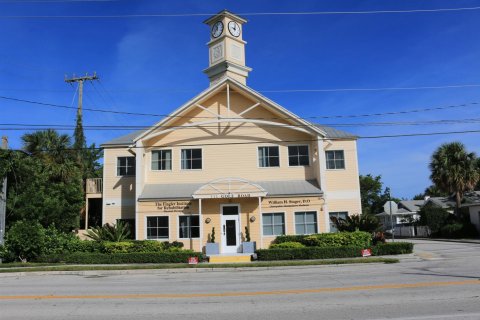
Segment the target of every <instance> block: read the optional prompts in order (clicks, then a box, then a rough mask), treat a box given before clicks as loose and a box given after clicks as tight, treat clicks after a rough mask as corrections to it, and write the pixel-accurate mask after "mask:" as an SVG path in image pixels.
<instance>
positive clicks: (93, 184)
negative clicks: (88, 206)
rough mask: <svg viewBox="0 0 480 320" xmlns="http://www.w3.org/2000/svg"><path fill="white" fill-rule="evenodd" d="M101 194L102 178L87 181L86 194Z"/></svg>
mask: <svg viewBox="0 0 480 320" xmlns="http://www.w3.org/2000/svg"><path fill="white" fill-rule="evenodd" d="M102 192H103V179H102V178H92V179H87V193H102Z"/></svg>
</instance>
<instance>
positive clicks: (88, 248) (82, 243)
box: [66, 239, 104, 253]
mask: <svg viewBox="0 0 480 320" xmlns="http://www.w3.org/2000/svg"><path fill="white" fill-rule="evenodd" d="M103 248H104V245H103V243H102V242H98V241H88V240H80V239H78V240H76V241H74V242H73V243H71V246H70V250H69V251H68V252H66V253H72V252H102V251H103Z"/></svg>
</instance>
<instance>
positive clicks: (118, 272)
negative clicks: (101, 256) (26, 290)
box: [0, 254, 416, 278]
mask: <svg viewBox="0 0 480 320" xmlns="http://www.w3.org/2000/svg"><path fill="white" fill-rule="evenodd" d="M411 256H412V257H413V254H411ZM390 257H391V258H395V259H399V258H398V257H397V256H388V258H390ZM385 258H387V256H385ZM413 258H414V259H416V258H415V257H413ZM399 260H400V259H399ZM405 260H409V259H408V258H406V259H405ZM400 261H402V260H400ZM352 264H355V263H349V264H324V265H303V266H273V267H231V268H173V269H131V270H84V271H32V272H5V273H0V278H11V277H24V276H45V275H74V276H84V277H85V276H98V277H102V276H112V275H140V274H153V275H155V274H175V273H204V272H246V271H252V272H254V271H270V270H289V269H309V268H338V267H342V266H350V265H352ZM360 264H362V263H360ZM379 264H380V265H381V264H384V263H383V262H372V263H368V264H366V265H379Z"/></svg>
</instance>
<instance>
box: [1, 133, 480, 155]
mask: <svg viewBox="0 0 480 320" xmlns="http://www.w3.org/2000/svg"><path fill="white" fill-rule="evenodd" d="M469 133H480V130H464V131H446V132H427V133H406V134H392V135H377V136H356V139H386V138H406V137H418V136H435V135H449V134H469ZM327 140H345V138H323V139H318V138H317V139H294V140H262V141H245V142H221V143H220V142H219V143H202V144H165V145H144V146H132V147H131V148H132V149H147V148H167V147H168V148H173V147H200V146H224V145H248V144H265V143H306V142H317V141H327ZM113 148H118V147H115V146H113ZM88 149H90V150H91V149H97V150H100V149H104V148H102V147H95V148H64V149H62V150H65V151H68V150H72V151H78V150H88ZM105 149H108V147H107V148H105ZM10 150H13V149H10ZM16 151H22V150H16ZM42 151H43V152H47V151H49V150H47V149H46V150H42Z"/></svg>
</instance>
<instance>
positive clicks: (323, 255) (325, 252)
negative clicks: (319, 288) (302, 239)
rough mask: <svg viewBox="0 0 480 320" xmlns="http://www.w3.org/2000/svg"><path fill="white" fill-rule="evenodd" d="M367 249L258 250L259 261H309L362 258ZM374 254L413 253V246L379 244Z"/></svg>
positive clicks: (407, 243)
mask: <svg viewBox="0 0 480 320" xmlns="http://www.w3.org/2000/svg"><path fill="white" fill-rule="evenodd" d="M365 248H366V247H357V246H346V247H305V248H283V249H282V248H274V249H260V250H257V251H256V253H257V258H258V260H264V261H268V260H307V259H335V258H353V257H360V256H362V253H361V250H362V249H365ZM371 249H372V254H373V255H375V256H380V255H394V254H405V253H412V252H413V244H412V243H409V242H395V243H385V244H379V245H377V246H373V247H371Z"/></svg>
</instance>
